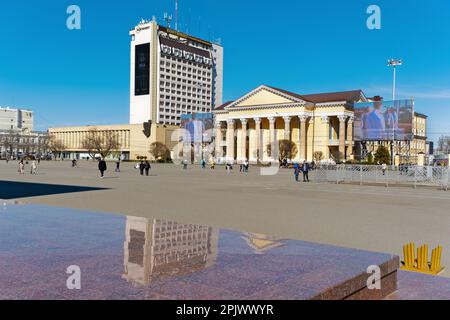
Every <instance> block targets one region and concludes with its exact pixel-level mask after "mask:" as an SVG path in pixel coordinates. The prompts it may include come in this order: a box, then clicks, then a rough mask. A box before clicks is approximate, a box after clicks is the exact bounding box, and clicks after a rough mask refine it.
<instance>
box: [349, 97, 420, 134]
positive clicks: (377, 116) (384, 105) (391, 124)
mask: <svg viewBox="0 0 450 320" xmlns="http://www.w3.org/2000/svg"><path fill="white" fill-rule="evenodd" d="M354 108H355V129H354V135H355V141H374V140H380V141H383V140H386V141H392V140H396V141H411V140H413V138H414V135H413V118H414V100H395V101H374V102H362V103H355V105H354Z"/></svg>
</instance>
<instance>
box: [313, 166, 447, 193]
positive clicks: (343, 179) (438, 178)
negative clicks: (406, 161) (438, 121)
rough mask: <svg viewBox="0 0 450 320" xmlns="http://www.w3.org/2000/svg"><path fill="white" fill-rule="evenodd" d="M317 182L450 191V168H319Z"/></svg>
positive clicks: (316, 172) (316, 170)
mask: <svg viewBox="0 0 450 320" xmlns="http://www.w3.org/2000/svg"><path fill="white" fill-rule="evenodd" d="M314 180H315V182H318V183H320V182H332V183H338V184H339V183H359V184H360V185H363V184H383V185H386V186H387V187H389V186H390V185H410V186H413V187H414V188H415V187H417V186H436V187H440V188H442V189H444V190H448V186H449V182H450V170H449V168H448V167H424V166H402V167H390V166H388V167H387V168H386V170H383V168H382V167H381V166H367V165H334V166H318V167H317V168H316V169H315V172H314Z"/></svg>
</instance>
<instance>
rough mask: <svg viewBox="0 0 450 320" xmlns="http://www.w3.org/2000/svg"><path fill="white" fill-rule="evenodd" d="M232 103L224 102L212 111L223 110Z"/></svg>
mask: <svg viewBox="0 0 450 320" xmlns="http://www.w3.org/2000/svg"><path fill="white" fill-rule="evenodd" d="M233 102H234V101H228V102H225V103H224V104H222V105H220V106H218V107H217V108H214V110H215V111H216V110H224V109H225V108H226V107H227V106H229V105H230V104H232V103H233Z"/></svg>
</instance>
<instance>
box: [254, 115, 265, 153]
mask: <svg viewBox="0 0 450 320" xmlns="http://www.w3.org/2000/svg"><path fill="white" fill-rule="evenodd" d="M254 120H255V148H256V152H257V154H256V155H255V160H262V159H263V155H264V149H263V147H262V143H261V118H255V119H254Z"/></svg>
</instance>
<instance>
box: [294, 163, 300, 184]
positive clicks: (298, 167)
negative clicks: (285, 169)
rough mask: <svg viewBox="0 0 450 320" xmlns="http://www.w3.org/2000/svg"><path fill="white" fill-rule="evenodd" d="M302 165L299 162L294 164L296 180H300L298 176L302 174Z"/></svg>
mask: <svg viewBox="0 0 450 320" xmlns="http://www.w3.org/2000/svg"><path fill="white" fill-rule="evenodd" d="M300 171H301V170H300V166H299V164H298V163H296V164H294V178H295V181H296V182H298V177H299V176H300Z"/></svg>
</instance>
